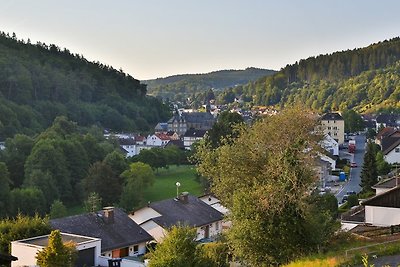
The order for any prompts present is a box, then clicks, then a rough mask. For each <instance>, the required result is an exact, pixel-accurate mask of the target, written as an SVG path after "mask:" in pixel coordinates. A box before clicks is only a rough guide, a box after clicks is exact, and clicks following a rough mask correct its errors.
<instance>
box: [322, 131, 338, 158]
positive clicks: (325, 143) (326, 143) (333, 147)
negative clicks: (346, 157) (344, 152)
mask: <svg viewBox="0 0 400 267" xmlns="http://www.w3.org/2000/svg"><path fill="white" fill-rule="evenodd" d="M321 146H322V147H323V148H324V149H325V150H326V151H328V152H329V153H331V154H332V155H334V156H339V144H338V142H337V141H336V140H335V139H334V138H333V137H332V136H330V135H328V134H325V136H324V139H322V141H321Z"/></svg>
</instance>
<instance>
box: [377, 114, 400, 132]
mask: <svg viewBox="0 0 400 267" xmlns="http://www.w3.org/2000/svg"><path fill="white" fill-rule="evenodd" d="M398 126H400V115H397V114H380V115H378V116H377V117H376V125H375V127H376V131H377V132H378V130H379V128H381V127H398Z"/></svg>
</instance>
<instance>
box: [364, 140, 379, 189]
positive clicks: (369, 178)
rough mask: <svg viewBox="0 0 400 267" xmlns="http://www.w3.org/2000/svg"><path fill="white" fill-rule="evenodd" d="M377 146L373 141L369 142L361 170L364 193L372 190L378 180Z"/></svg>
mask: <svg viewBox="0 0 400 267" xmlns="http://www.w3.org/2000/svg"><path fill="white" fill-rule="evenodd" d="M376 153H377V147H376V145H375V144H374V143H372V142H371V141H369V142H368V144H367V150H366V152H365V155H364V163H363V166H362V170H361V184H360V186H361V188H362V191H363V192H364V193H367V192H371V191H373V190H372V186H373V185H375V184H376V183H377V182H378V169H377V164H376Z"/></svg>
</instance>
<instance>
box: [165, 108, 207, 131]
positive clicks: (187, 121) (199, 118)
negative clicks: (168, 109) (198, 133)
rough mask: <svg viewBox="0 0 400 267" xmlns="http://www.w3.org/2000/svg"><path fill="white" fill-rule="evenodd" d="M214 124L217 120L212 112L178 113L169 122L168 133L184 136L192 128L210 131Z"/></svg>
mask: <svg viewBox="0 0 400 267" xmlns="http://www.w3.org/2000/svg"><path fill="white" fill-rule="evenodd" d="M214 123H215V118H214V116H213V115H212V114H211V113H210V112H182V113H181V114H180V113H179V112H177V113H175V114H174V116H173V117H172V118H171V119H170V120H169V121H168V131H174V132H176V133H178V134H179V135H183V134H185V132H186V131H187V130H188V129H190V128H193V129H196V130H209V129H211V127H212V126H213V125H214Z"/></svg>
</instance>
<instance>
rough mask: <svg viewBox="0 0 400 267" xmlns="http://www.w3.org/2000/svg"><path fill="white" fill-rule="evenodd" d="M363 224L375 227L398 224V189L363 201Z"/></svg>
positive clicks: (399, 190) (399, 215) (399, 194)
mask: <svg viewBox="0 0 400 267" xmlns="http://www.w3.org/2000/svg"><path fill="white" fill-rule="evenodd" d="M362 205H363V206H364V207H365V223H367V224H371V225H375V226H391V225H398V224H400V187H399V186H397V187H394V188H392V189H390V190H387V191H386V192H383V193H381V194H378V195H376V196H374V197H372V198H370V199H367V200H365V201H364V202H363V203H362Z"/></svg>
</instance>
